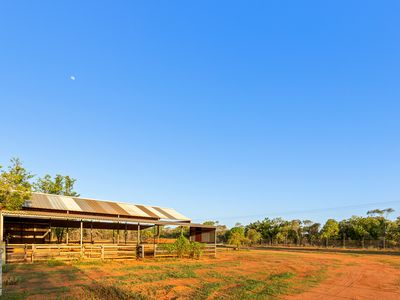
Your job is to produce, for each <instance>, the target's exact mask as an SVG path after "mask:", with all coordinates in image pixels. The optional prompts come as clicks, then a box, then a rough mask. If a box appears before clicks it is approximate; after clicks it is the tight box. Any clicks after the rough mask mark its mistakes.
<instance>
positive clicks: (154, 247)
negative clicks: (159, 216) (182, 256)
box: [153, 225, 157, 257]
mask: <svg viewBox="0 0 400 300" xmlns="http://www.w3.org/2000/svg"><path fill="white" fill-rule="evenodd" d="M156 235H157V228H156V225H154V230H153V251H154V253H153V255H154V257H156Z"/></svg>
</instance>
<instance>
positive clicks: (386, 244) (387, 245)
mask: <svg viewBox="0 0 400 300" xmlns="http://www.w3.org/2000/svg"><path fill="white" fill-rule="evenodd" d="M260 246H287V247H320V248H322V247H327V248H348V249H393V250H400V242H399V241H392V240H386V241H385V240H383V239H381V240H370V239H366V240H351V239H332V240H328V241H326V240H315V241H307V240H305V241H302V242H299V243H295V242H292V241H287V242H277V241H274V240H262V241H261V243H260Z"/></svg>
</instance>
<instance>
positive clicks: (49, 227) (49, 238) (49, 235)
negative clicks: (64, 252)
mask: <svg viewBox="0 0 400 300" xmlns="http://www.w3.org/2000/svg"><path fill="white" fill-rule="evenodd" d="M49 230H50V232H49V243H50V244H51V238H52V236H51V221H50V223H49Z"/></svg>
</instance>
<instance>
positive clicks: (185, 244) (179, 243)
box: [163, 235, 204, 259]
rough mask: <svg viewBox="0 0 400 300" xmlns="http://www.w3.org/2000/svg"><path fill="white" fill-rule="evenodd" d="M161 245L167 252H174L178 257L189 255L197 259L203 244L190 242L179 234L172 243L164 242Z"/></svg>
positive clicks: (201, 252)
mask: <svg viewBox="0 0 400 300" xmlns="http://www.w3.org/2000/svg"><path fill="white" fill-rule="evenodd" d="M163 247H164V249H165V250H167V252H168V253H170V254H172V253H175V254H176V255H177V256H178V257H179V258H183V257H190V258H195V259H199V258H200V257H201V255H202V254H203V249H204V244H202V243H198V242H190V241H189V240H188V239H187V238H185V237H184V236H183V235H181V236H180V237H178V238H177V239H176V241H175V242H174V243H173V244H164V245H163Z"/></svg>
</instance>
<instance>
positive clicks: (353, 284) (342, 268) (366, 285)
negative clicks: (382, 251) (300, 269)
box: [285, 253, 400, 300]
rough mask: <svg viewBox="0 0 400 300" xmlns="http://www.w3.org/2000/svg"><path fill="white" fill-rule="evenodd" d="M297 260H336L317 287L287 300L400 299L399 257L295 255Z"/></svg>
mask: <svg viewBox="0 0 400 300" xmlns="http://www.w3.org/2000/svg"><path fill="white" fill-rule="evenodd" d="M298 255H299V257H305V258H307V259H310V258H313V259H315V260H316V261H319V260H321V259H327V258H333V259H338V260H339V263H338V265H337V266H336V267H334V268H332V267H331V268H328V272H327V279H326V280H324V281H323V282H322V283H320V284H319V285H318V286H317V287H315V288H312V289H310V290H308V291H307V292H305V293H302V294H299V295H292V296H287V297H285V298H286V299H318V300H326V299H386V300H390V299H400V257H396V256H387V255H361V254H360V255H351V254H326V253H298Z"/></svg>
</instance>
